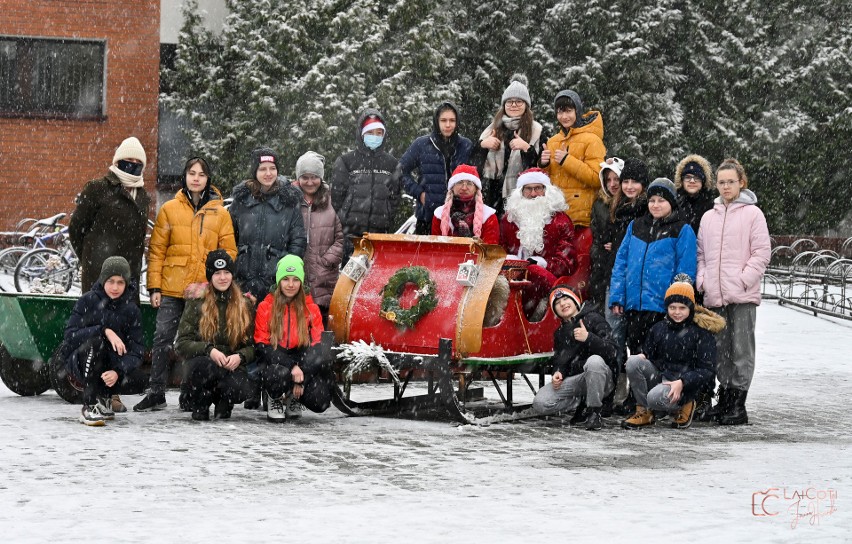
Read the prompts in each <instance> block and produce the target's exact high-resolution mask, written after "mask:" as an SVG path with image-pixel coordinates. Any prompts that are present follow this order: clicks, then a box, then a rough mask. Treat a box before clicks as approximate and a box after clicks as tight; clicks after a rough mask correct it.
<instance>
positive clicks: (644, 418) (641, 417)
mask: <svg viewBox="0 0 852 544" xmlns="http://www.w3.org/2000/svg"><path fill="white" fill-rule="evenodd" d="M653 423H654V412H652V411H651V410H648V409H647V408H645V407H644V406H637V407H636V413H635V414H633V415H632V416H630V417H628V418H627V419H625V420H624V421H622V422H621V426H622V427H624V428H625V429H638V428H639V427H645V426H647V425H652V424H653Z"/></svg>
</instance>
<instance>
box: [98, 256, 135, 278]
mask: <svg viewBox="0 0 852 544" xmlns="http://www.w3.org/2000/svg"><path fill="white" fill-rule="evenodd" d="M113 276H121V277H122V278H124V281H125V282H126V283H128V284H129V283H130V264H129V263H128V262H127V259H125V258H124V257H119V256H117V255H114V256H112V257H107V258H106V260H105V261H104V264H103V266H101V275H100V276H99V277H98V281H99V282H101V285H103V284H104V283H106V281H107V280H108V279H110V278H111V277H113Z"/></svg>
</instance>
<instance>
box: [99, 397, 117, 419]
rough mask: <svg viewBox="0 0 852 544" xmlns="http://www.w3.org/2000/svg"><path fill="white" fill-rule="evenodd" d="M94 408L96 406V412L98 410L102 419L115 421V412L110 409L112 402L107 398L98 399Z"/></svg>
mask: <svg viewBox="0 0 852 544" xmlns="http://www.w3.org/2000/svg"><path fill="white" fill-rule="evenodd" d="M95 406H97V408H98V410H100V412H101V415H102V416H103V417H104V419H107V420H113V419H115V412H114V411H113V409H112V400H111V399H110V398H109V397H103V398H100V399H98V403H97V404H96V405H95Z"/></svg>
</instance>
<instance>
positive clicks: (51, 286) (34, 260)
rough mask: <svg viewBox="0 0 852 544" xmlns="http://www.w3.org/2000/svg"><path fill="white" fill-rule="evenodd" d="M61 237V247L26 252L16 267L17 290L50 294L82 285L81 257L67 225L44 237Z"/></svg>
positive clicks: (56, 293)
mask: <svg viewBox="0 0 852 544" xmlns="http://www.w3.org/2000/svg"><path fill="white" fill-rule="evenodd" d="M51 237H58V238H61V240H62V241H61V245H60V246H59V249H58V250H57V249H53V248H50V247H39V248H36V249H32V250H30V251H27V252H26V253H25V254H24V255H23V256H21V258H20V260H19V261H18V263H17V265H16V266H15V272H14V279H15V289H17V290H18V291H19V292H21V293H41V294H48V295H63V294H68V292H69V291H71V289H72V287H77V288H79V287H80V269H79V265H80V260H79V259H78V258H77V254H76V253H75V252H74V248H73V247H72V246H71V240H70V238H69V237H68V228H67V227H65V228H63V229H61V230H60V231H58V232H56V233H54V234H51V235H48V236H47V237H43V238H42V239H40V242H41V243H43V242H44V241H45V240H44V238H51Z"/></svg>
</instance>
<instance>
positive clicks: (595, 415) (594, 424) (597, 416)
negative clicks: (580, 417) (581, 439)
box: [585, 408, 603, 431]
mask: <svg viewBox="0 0 852 544" xmlns="http://www.w3.org/2000/svg"><path fill="white" fill-rule="evenodd" d="M586 412H587V413H588V414H589V415H588V417H586V424H585V426H586V430H587V431H597V430H600V429H602V428H603V421H601V409H600V408H589V409H588V410H586Z"/></svg>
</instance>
